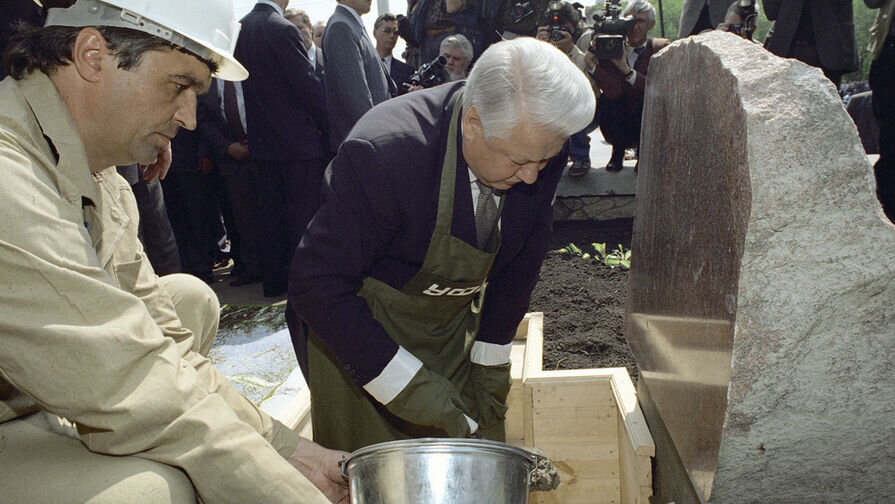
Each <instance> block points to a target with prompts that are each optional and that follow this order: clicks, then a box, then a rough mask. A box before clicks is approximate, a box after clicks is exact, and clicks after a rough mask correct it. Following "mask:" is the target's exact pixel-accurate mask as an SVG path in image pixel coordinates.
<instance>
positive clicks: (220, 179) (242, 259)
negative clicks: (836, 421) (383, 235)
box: [10, 0, 893, 297]
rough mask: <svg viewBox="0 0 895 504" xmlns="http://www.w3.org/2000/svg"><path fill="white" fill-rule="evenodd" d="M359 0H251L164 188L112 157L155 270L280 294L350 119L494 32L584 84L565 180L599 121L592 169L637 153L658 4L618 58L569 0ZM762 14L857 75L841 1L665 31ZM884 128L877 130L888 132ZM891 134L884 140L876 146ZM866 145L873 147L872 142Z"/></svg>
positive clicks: (804, 47)
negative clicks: (320, 6) (219, 275)
mask: <svg viewBox="0 0 895 504" xmlns="http://www.w3.org/2000/svg"><path fill="white" fill-rule="evenodd" d="M18 3H20V4H30V3H31V2H29V1H28V0H19V2H18ZM370 4H371V2H370V1H369V0H343V1H340V2H339V3H338V6H337V8H336V10H335V11H334V12H333V14H332V16H331V17H330V18H329V19H328V20H316V23H315V22H314V20H311V19H310V17H309V16H308V14H307V13H306V12H304V11H302V10H299V9H296V8H287V7H288V0H260V1H259V2H258V3H257V5H256V6H255V8H254V9H253V10H252V12H250V13H249V14H248V15H246V16H245V17H244V18H243V19H242V20H241V22H242V25H243V33H242V36H240V38H239V41H238V46H237V57H238V58H240V61H243V62H244V63H245V65H246V66H247V68H249V71H250V76H249V78H248V79H247V80H246V81H245V82H242V83H240V82H236V83H224V82H223V81H216V82H215V84H214V85H213V86H212V88H211V90H210V92H209V93H207V95H205V96H203V97H201V98H200V100H199V104H198V109H199V113H198V118H197V120H198V127H197V130H196V131H194V132H182V133H181V134H180V135H178V136H177V137H176V138H175V139H173V142H172V144H173V150H174V152H176V154H175V155H174V158H173V164H172V168H171V170H170V175H169V176H168V177H167V178H166V179H165V180H162V181H161V187H158V186H153V185H149V184H146V182H145V181H143V180H141V179H140V177H138V176H137V174H136V173H137V172H136V170H137V167H136V166H126V167H119V171H120V172H121V173H122V175H125V176H126V178H127V179H128V180H129V181H131V183H132V187H133V189H134V191H135V194H136V195H137V199H138V202H139V204H140V209H141V212H142V213H143V214H144V218H143V225H142V227H141V236H142V237H143V239H144V246H145V247H146V250H147V253H148V255H149V257H150V259H151V260H152V263H153V265H154V266H155V268H156V269H157V271H158V272H160V273H163V274H164V273H172V272H177V271H183V272H186V273H190V274H192V275H195V276H197V277H199V278H201V279H203V280H205V281H206V282H212V281H213V274H212V271H213V269H214V268H215V267H216V266H222V265H226V264H227V263H228V261H229V260H231V259H232V262H233V265H232V268H231V269H230V280H229V281H230V283H231V284H232V285H233V286H242V285H247V284H254V283H257V282H261V283H262V285H263V293H264V295H265V296H268V297H276V296H281V295H283V294H285V293H286V291H287V278H288V270H289V266H290V263H291V260H292V254H293V252H294V250H295V248H296V246H297V245H298V243H299V242H300V240H301V237H302V233H303V231H304V229H305V227H306V226H307V224H308V223H309V222H310V219H311V217H312V216H313V215H314V213H315V211H316V209H317V207H318V205H319V198H320V195H319V188H320V184H321V182H322V179H323V173H324V170H325V168H326V166H327V164H328V163H329V162H330V161H331V160H332V158H333V156H334V155H335V153H336V152H337V151H338V148H339V145H340V144H341V142H342V141H343V140H344V138H345V137H346V136H347V134H348V132H349V131H350V130H351V128H352V127H353V126H354V124H355V123H356V122H357V120H358V119H359V118H360V117H361V116H362V115H363V114H364V113H366V112H367V111H368V110H369V109H371V108H372V107H373V106H375V105H377V104H379V103H381V102H383V101H385V100H387V99H390V98H392V97H395V96H398V95H403V94H406V93H408V92H413V91H417V90H420V89H423V88H424V87H425V86H426V85H431V82H436V83H442V82H450V81H455V80H461V79H465V78H466V76H467V75H468V72H469V70H470V68H471V67H472V65H473V63H474V62H475V61H476V59H477V58H478V57H479V55H480V54H481V52H482V50H484V48H485V47H487V45H489V44H491V43H493V42H494V41H496V40H500V39H512V38H514V37H518V36H532V37H536V38H538V39H541V40H544V41H547V42H549V43H551V44H553V45H554V46H556V47H557V48H559V49H560V50H561V51H562V52H564V53H565V54H567V55H568V56H569V58H570V59H571V60H572V61H573V62H574V63H575V64H576V65H577V66H578V67H579V68H580V69H581V71H582V72H583V73H584V74H585V75H586V77H587V78H588V79H589V80H590V81H591V83H592V87H593V91H594V96H595V97H596V98H597V99H598V100H599V106H598V107H597V112H596V113H595V114H594V117H593V120H592V121H591V122H590V124H588V125H587V127H585V128H584V129H582V130H581V131H579V132H576V133H575V134H574V135H573V136H572V137H571V139H570V140H569V147H570V160H569V167H568V174H569V176H572V177H579V176H582V175H585V174H586V173H588V172H589V171H590V170H591V168H592V167H591V157H590V134H591V133H592V132H593V131H594V130H595V129H597V128H599V129H600V133H601V134H602V136H603V138H604V139H605V140H606V141H607V142H608V143H609V144H610V145H611V147H612V151H611V156H610V158H609V159H608V160H607V162H606V164H605V165H604V166H605V170H607V171H610V172H618V171H621V170H622V169H623V168H624V164H623V162H624V160H625V159H626V158H627V159H631V158H634V159H637V157H638V156H637V150H638V147H639V145H638V144H639V141H640V130H641V115H642V108H643V95H644V90H645V84H646V79H647V76H648V73H649V62H650V59H651V57H652V55H653V54H655V53H656V52H658V51H660V50H661V49H662V48H664V47H665V46H666V45H668V43H669V41H668V40H667V39H663V38H654V37H651V36H650V34H651V32H652V30H653V28H654V27H655V25H656V10H655V8H654V6H653V5H652V4H650V3H649V2H648V1H647V0H631V1H629V2H627V3H626V4H625V5H624V10H622V11H620V17H622V18H631V19H632V22H631V23H630V24H629V25H627V26H626V33H625V38H626V44H625V53H624V54H623V55H618V57H614V58H606V57H597V56H596V54H595V51H594V50H593V45H594V43H593V36H594V33H593V27H592V26H591V23H590V20H589V19H587V18H585V16H584V15H583V12H582V8H581V6H580V4H570V3H568V2H549V1H544V0H538V1H533V2H525V3H519V4H512V5H510V4H507V5H504V6H503V10H501V9H500V8H499V7H498V6H491V5H490V3H489V1H488V0H482V2H481V3H475V5H477V6H478V7H480V8H478V9H476V8H474V6H473V4H474V3H473V2H464V1H463V0H420V1H415V2H410V4H409V5H408V12H407V15H406V16H404V15H397V16H396V15H394V14H390V13H384V14H382V15H380V16H379V17H378V18H377V19H376V20H375V23H374V25H373V32H372V34H368V33H367V31H366V29H365V28H364V25H363V23H362V22H361V17H362V16H365V15H367V14H368V13H369V11H370V6H371V5H370ZM877 4H879V5H877ZM881 5H882V3H881V2H878V1H877V2H874V1H868V6H871V7H878V6H881ZM761 8H763V10H764V13H765V15H766V16H767V17H768V19H770V20H773V21H774V24H773V27H772V29H771V31H770V33H769V34H768V36H767V38H766V40H765V41H764V45H765V47H766V48H767V49H768V50H769V51H771V52H774V53H775V54H778V55H780V56H783V57H793V58H797V59H800V60H802V61H804V62H806V63H808V64H810V65H813V66H817V67H819V68H821V69H822V70H823V71H824V74H825V75H827V76H828V77H829V78H830V80H831V81H833V82H834V84H836V85H837V86H838V85H839V83H840V81H841V77H842V75H843V74H845V73H848V72H851V71H853V70H855V69H857V67H858V57H857V50H856V47H855V36H854V26H853V21H852V19H853V14H852V7H851V4H850V3H849V2H836V1H834V0H824V1H819V2H781V1H780V0H768V1H765V2H763V4H762V5H761V6H759V5H758V4H757V2H755V1H754V0H736V1H734V2H732V3H730V2H728V1H727V0H715V1H714V2H713V1H710V0H687V1H686V2H685V3H684V6H683V9H682V13H681V19H680V25H679V26H680V31H679V34H678V36H679V37H687V36H691V35H696V34H698V33H701V32H703V31H706V30H711V29H718V30H724V31H730V32H733V33H735V34H737V35H740V36H742V37H744V38H747V39H749V40H751V39H752V34H753V32H754V30H755V28H756V18H757V17H758V16H759V15H760V12H759V9H761ZM25 10H29V9H28V8H27V7H25V8H23V12H21V13H19V14H15V13H11V14H10V16H19V17H22V18H23V19H26V20H29V19H30V20H31V21H32V22H38V19H39V17H38V15H37V14H35V13H28V12H25ZM30 10H34V6H33V5H32V6H31V9H30ZM883 11H885V8H883V9H881V12H883ZM881 15H884V14H881ZM327 27H328V29H327ZM885 28H887V27H886V26H880V27H879V28H878V30H882V29H885ZM274 29H275V30H276V31H275V32H274V31H271V30H274ZM273 33H276V35H274V34H273ZM370 35H372V36H370ZM399 37H403V38H404V40H405V42H406V50H405V52H404V54H403V55H402V57H403V58H404V59H405V60H406V62H405V61H402V59H399V57H398V56H397V55H393V54H392V52H393V51H394V48H395V46H396V43H397V41H398V38H399ZM882 38H883V39H886V38H887V37H886V36H883V37H882ZM324 47H326V48H327V49H326V55H325V56H324ZM877 47H878V48H879V49H880V51H879V52H880V53H881V54H882V55H883V56H885V55H886V54H888V53H886V52H883V51H882V50H881V49H882V48H883V47H885V44H883V43H878V44H877ZM439 57H440V58H444V60H442V61H443V70H444V73H442V74H440V76H439V78H437V79H435V80H434V81H433V80H431V79H430V80H429V81H428V83H427V82H422V83H421V82H420V75H419V74H418V73H417V71H418V70H419V69H420V67H421V65H422V68H423V70H426V69H427V65H426V64H429V65H428V66H429V67H431V66H432V65H431V64H432V63H436V62H437V58H439ZM430 69H431V68H430ZM874 69H875V71H874V76H875V77H876V78H875V79H874V80H875V81H876V83H877V88H879V89H878V90H877V94H879V95H884V94H885V93H886V91H885V90H886V89H890V88H891V84H888V83H887V82H888V81H887V80H886V77H885V70H884V69H885V65H882V64H875V65H874ZM423 77H425V75H424V76H423ZM880 101H882V105H879V103H880ZM870 103H871V102H870V101H869V100H866V101H862V100H858V101H856V102H855V103H854V104H853V105H852V109H857V108H858V106H859V105H860V104H866V106H865V107H864V108H866V109H868V110H869V107H870ZM886 103H887V101H886V98H885V96H883V98H882V99H881V100H880V99H878V100H877V101H876V102H875V103H874V104H873V105H874V111H875V112H876V113H875V114H874V116H879V118H877V120H876V121H874V120H872V118H871V119H870V120H869V121H868V120H867V119H866V116H868V115H870V114H864V116H865V118H864V119H863V121H864V122H866V123H867V124H869V126H868V127H867V128H865V129H868V130H870V129H871V128H872V131H873V133H874V135H876V130H877V129H878V127H877V125H876V123H878V122H880V121H881V122H885V121H886V120H887V118H886V117H887V115H890V114H886V113H882V112H881V111H884V110H888V109H887V108H885V107H887V104H886ZM880 118H881V119H880ZM881 131H882V135H883V136H884V137H885V136H886V135H887V133H886V132H887V131H888V129H887V128H882V130H881ZM889 143H890V142H887V141H883V142H881V143H880V145H881V146H882V150H884V151H886V150H887V149H888V147H886V146H887V145H888V144H889ZM870 145H872V146H873V148H877V147H876V146H877V142H876V141H875V138H874V139H873V140H872V141H871V143H870ZM891 157H892V156H891V154H890V153H889V152H888V151H886V152H885V153H884V154H883V155H882V156H881V161H880V163H879V166H878V167H877V168H876V173H877V177H878V179H879V180H880V184H879V185H880V195H879V197H880V199H881V200H882V201H883V202H884V204H885V207H886V209H887V212H890V213H891V208H892V203H891V200H892V198H893V197H892V195H891V189H887V188H889V187H891V185H892V181H891V178H892V175H891V172H892V169H891V168H887V166H889V163H890V161H889V159H891ZM634 170H635V171H636V170H637V164H636V163H635V166H634Z"/></svg>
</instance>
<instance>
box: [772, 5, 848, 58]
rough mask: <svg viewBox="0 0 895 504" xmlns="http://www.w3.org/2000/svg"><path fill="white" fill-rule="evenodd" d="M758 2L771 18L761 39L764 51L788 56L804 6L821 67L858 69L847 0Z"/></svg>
mask: <svg viewBox="0 0 895 504" xmlns="http://www.w3.org/2000/svg"><path fill="white" fill-rule="evenodd" d="M762 5H763V7H764V13H765V15H766V16H767V17H768V19H770V20H771V21H774V25H773V26H771V31H770V32H769V33H768V36H767V38H766V39H765V42H764V46H765V48H766V49H767V50H768V51H771V52H772V53H774V54H776V55H778V56H781V57H784V58H786V57H788V56H789V51H790V48H791V47H792V42H793V38H794V36H795V34H796V30H797V29H798V28H799V19H801V17H802V9H803V7H805V8H807V9H809V10H810V12H811V21H812V25H813V28H814V30H813V31H814V43H815V45H816V46H817V56H818V57H819V58H820V63H821V66H823V67H824V68H826V69H827V70H833V71H839V72H844V73H847V72H853V71H855V70H857V69H858V66H859V63H858V52H857V50H856V46H857V42H855V23H854V11H853V10H852V3H851V1H850V0H810V1H806V0H786V1H784V0H765V1H764V2H763V3H762Z"/></svg>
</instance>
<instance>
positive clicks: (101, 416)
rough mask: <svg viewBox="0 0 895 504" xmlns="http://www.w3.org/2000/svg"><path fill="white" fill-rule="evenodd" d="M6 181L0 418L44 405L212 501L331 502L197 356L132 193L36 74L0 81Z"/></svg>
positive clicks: (100, 445) (277, 429)
mask: <svg viewBox="0 0 895 504" xmlns="http://www.w3.org/2000/svg"><path fill="white" fill-rule="evenodd" d="M57 159H58V162H57ZM0 174H2V175H0V176H2V182H0V422H3V421H8V420H11V419H14V418H17V417H19V416H21V415H24V414H27V413H30V412H33V411H35V410H36V409H38V408H41V409H45V410H47V411H49V412H52V413H54V414H57V415H59V416H62V417H65V418H67V419H69V420H71V421H73V422H75V423H76V425H77V427H78V431H79V433H80V435H81V439H82V442H83V443H84V444H85V445H86V447H87V448H88V449H90V450H91V451H95V452H98V453H104V454H113V455H133V456H138V457H143V458H146V459H150V460H155V461H158V462H162V463H165V464H169V465H172V466H176V467H180V468H182V469H183V470H184V471H185V472H186V473H187V474H188V475H189V477H190V480H191V481H192V483H193V485H194V486H195V488H196V490H197V492H198V493H199V495H200V496H201V497H202V499H203V500H204V501H205V502H209V503H212V502H235V503H249V502H302V503H305V502H314V503H316V502H321V503H323V502H328V501H327V500H326V499H325V497H323V495H322V494H320V492H319V491H317V490H316V488H315V487H313V485H312V484H311V483H310V482H308V481H307V480H306V479H305V478H304V477H303V476H302V475H301V474H300V473H299V472H298V471H296V470H295V469H294V468H293V467H292V466H291V465H290V464H289V463H288V462H287V461H286V460H285V458H284V457H286V456H288V455H289V454H290V453H291V452H292V451H293V450H294V448H295V446H296V445H297V443H298V439H299V438H298V435H297V434H296V433H294V432H292V431H290V430H289V429H287V428H286V427H285V426H283V425H282V424H280V423H279V422H277V421H276V420H273V419H272V418H271V417H270V416H268V415H266V414H265V413H263V412H261V411H260V410H259V409H258V408H257V407H255V406H254V405H253V404H252V403H251V402H250V401H249V400H248V399H246V398H245V397H244V396H242V395H241V394H240V393H239V392H237V391H236V390H235V389H234V388H233V387H232V386H231V385H230V383H229V382H228V381H227V380H226V378H224V377H223V376H222V375H220V374H219V373H218V372H217V371H216V370H215V369H214V368H213V367H212V366H211V364H210V363H209V362H208V360H206V359H205V358H204V357H202V356H201V355H199V354H197V353H194V352H192V351H191V346H192V339H193V336H192V334H191V333H190V332H189V331H188V330H186V329H184V328H183V327H181V325H180V321H179V319H178V318H177V316H176V314H175V311H174V306H173V303H172V301H171V299H170V297H169V296H168V294H167V292H165V290H164V288H163V287H161V286H160V284H159V281H158V277H157V276H156V275H155V273H154V272H153V270H152V266H151V265H150V264H149V261H148V260H147V259H146V256H145V255H144V254H143V250H142V247H141V246H140V242H139V240H138V239H137V222H138V213H137V208H136V202H135V200H134V196H133V194H132V192H131V189H130V187H129V186H128V185H127V183H126V182H125V181H124V179H122V178H121V177H120V176H118V175H117V173H116V172H115V169H114V167H111V168H108V169H105V170H102V171H99V172H96V173H91V172H90V170H89V168H88V166H87V159H86V154H85V151H84V146H83V144H82V143H81V140H80V137H79V136H78V133H77V130H76V128H75V124H74V121H73V119H72V118H71V116H70V114H69V113H68V109H67V108H66V106H65V104H64V103H63V101H62V100H61V98H60V97H59V94H58V92H57V91H56V88H55V86H54V85H53V83H52V81H51V80H50V79H49V77H47V76H46V75H45V74H43V73H41V72H33V73H31V74H30V75H28V76H27V77H25V78H24V79H22V80H20V81H15V80H13V79H12V78H6V79H5V80H4V81H3V82H2V83H0Z"/></svg>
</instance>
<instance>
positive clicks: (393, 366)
mask: <svg viewBox="0 0 895 504" xmlns="http://www.w3.org/2000/svg"><path fill="white" fill-rule="evenodd" d="M422 367H423V362H422V361H421V360H419V359H417V358H416V357H414V355H413V354H412V353H410V352H408V351H407V350H405V349H404V347H402V346H399V347H398V353H396V354H395V356H394V357H392V360H390V361H389V363H388V364H386V366H385V369H383V370H382V372H381V373H379V376H377V377H376V378H373V379H372V380H370V381H369V382H368V383H367V384H366V385H364V390H366V391H367V393H368V394H370V395H371V396H373V398H374V399H376V400H377V401H379V402H380V403H382V404H388V403H390V402H392V399H394V398H395V397H397V395H398V394H399V393H400V392H401V391H402V390H404V387H406V386H407V384H408V383H410V380H412V379H413V377H414V376H416V373H417V371H419V370H420V368H422Z"/></svg>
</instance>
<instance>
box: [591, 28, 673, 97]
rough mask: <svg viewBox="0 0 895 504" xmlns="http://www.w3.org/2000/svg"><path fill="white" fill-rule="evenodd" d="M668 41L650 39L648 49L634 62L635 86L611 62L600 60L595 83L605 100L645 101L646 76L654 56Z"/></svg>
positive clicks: (596, 69)
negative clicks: (628, 99)
mask: <svg viewBox="0 0 895 504" xmlns="http://www.w3.org/2000/svg"><path fill="white" fill-rule="evenodd" d="M668 43H669V42H668V39H663V38H655V39H654V38H650V39H647V41H646V48H644V50H643V52H641V53H640V56H638V57H637V61H635V62H634V71H636V72H637V77H636V78H635V79H634V84H633V85H631V84H628V82H627V81H626V80H625V76H624V75H622V73H621V71H620V70H619V69H618V68H617V67H616V66H615V64H614V63H612V62H611V61H609V60H599V62H598V64H597V67H596V68H595V69H594V82H596V83H597V86H599V87H600V91H602V92H603V94H602V96H601V97H603V98H609V99H616V98H620V97H622V96H625V97H627V98H632V99H643V92H644V90H645V89H646V75H647V73H649V63H650V59H652V57H653V54H656V53H657V52H659V51H660V50H661V49H663V48H664V47H665V46H667V45H668Z"/></svg>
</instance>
